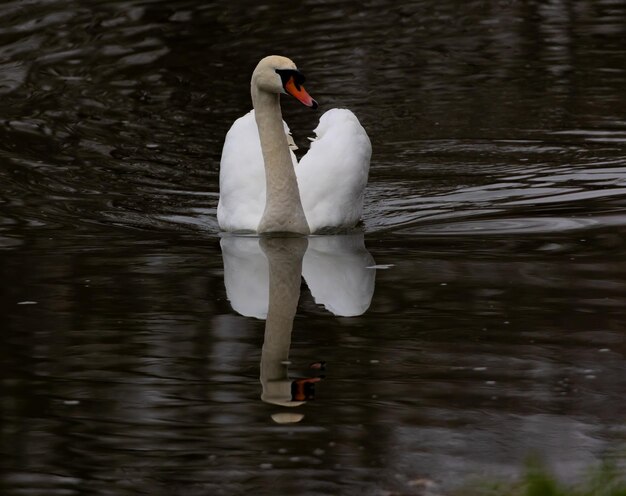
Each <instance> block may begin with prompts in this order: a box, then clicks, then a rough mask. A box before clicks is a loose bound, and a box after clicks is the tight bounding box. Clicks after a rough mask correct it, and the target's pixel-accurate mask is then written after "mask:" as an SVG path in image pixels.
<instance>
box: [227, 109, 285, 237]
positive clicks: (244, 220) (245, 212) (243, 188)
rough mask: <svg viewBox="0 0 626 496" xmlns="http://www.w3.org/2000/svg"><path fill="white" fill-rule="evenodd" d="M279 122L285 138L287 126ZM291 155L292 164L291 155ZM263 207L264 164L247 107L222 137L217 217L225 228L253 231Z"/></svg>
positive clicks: (256, 134) (251, 117)
mask: <svg viewBox="0 0 626 496" xmlns="http://www.w3.org/2000/svg"><path fill="white" fill-rule="evenodd" d="M283 124H284V126H285V133H286V134H287V136H288V139H289V138H291V136H290V134H289V128H288V127H287V124H285V123H284V122H283ZM291 143H293V138H292V139H291ZM291 155H292V160H293V161H294V164H295V163H296V159H295V155H293V153H292V154H291ZM264 208H265V167H264V163H263V153H262V151H261V142H260V140H259V130H258V128H257V125H256V121H255V120H254V110H251V111H250V112H248V113H247V114H246V115H244V116H243V117H240V118H239V119H237V120H236V121H235V122H234V123H233V125H232V126H231V128H230V130H229V131H228V133H227V134H226V139H225V140H224V148H223V150H222V159H221V161H220V200H219V203H218V206H217V220H218V222H219V225H220V228H221V229H222V230H225V231H256V228H257V227H258V225H259V222H260V220H261V216H262V214H263V209H264Z"/></svg>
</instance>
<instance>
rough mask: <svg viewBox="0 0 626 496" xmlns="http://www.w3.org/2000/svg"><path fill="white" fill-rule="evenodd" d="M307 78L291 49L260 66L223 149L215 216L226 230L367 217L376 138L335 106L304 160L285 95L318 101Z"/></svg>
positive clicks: (316, 227)
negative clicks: (286, 114) (245, 108)
mask: <svg viewBox="0 0 626 496" xmlns="http://www.w3.org/2000/svg"><path fill="white" fill-rule="evenodd" d="M303 82H304V76H303V75H302V73H301V72H300V71H298V69H297V67H296V65H295V64H294V62H293V61H291V60H290V59H288V58H287V57H282V56H278V55H271V56H269V57H265V58H263V59H262V60H261V61H260V62H259V63H258V65H257V66H256V68H255V69H254V72H253V73H252V79H251V83H250V89H251V91H250V92H251V96H252V104H253V107H254V108H253V110H252V111H250V112H248V113H247V114H246V115H244V116H243V117H240V118H239V119H237V120H236V121H235V122H234V123H233V125H232V126H231V128H230V130H229V131H228V133H227V134H226V138H225V140H224V148H223V150H222V158H221V161H220V198H219V202H218V207H217V220H218V223H219V226H220V228H221V229H222V230H223V231H247V232H255V233H265V232H292V233H299V234H305V235H306V234H310V233H316V232H319V231H321V230H323V229H328V228H335V229H337V228H350V227H354V226H355V225H356V223H357V222H358V221H359V219H360V218H361V213H362V211H363V197H364V191H365V186H366V184H367V176H368V172H369V164H370V157H371V154H372V146H371V143H370V140H369V138H368V136H367V133H366V132H365V129H363V126H361V124H360V122H359V120H358V119H357V117H356V116H355V115H354V114H353V113H352V112H351V111H350V110H347V109H331V110H328V111H327V112H325V113H324V114H323V115H322V116H321V118H320V121H319V124H318V126H317V127H316V128H315V130H314V132H315V135H316V137H315V138H313V139H312V142H311V147H310V149H309V151H308V152H307V153H306V154H305V155H304V156H303V157H302V159H301V160H300V162H299V163H298V161H297V160H296V157H295V155H294V153H293V149H294V148H295V143H294V141H293V139H292V137H291V135H290V131H289V128H288V127H287V125H286V124H285V122H284V121H283V119H282V114H281V110H280V95H281V94H282V93H285V94H289V95H291V96H293V97H295V98H296V99H297V100H299V101H300V102H301V103H302V104H304V105H305V106H307V107H310V108H312V109H316V108H317V102H316V101H315V100H314V99H313V98H312V97H311V96H310V95H309V94H308V93H307V91H306V90H305V89H304V87H303V86H302V83H303Z"/></svg>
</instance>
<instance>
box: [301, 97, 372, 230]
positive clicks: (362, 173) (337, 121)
mask: <svg viewBox="0 0 626 496" xmlns="http://www.w3.org/2000/svg"><path fill="white" fill-rule="evenodd" d="M315 133H316V135H317V138H316V139H315V140H314V141H313V142H312V143H311V148H310V150H309V151H308V152H307V153H306V155H305V156H304V157H302V159H301V160H300V163H299V164H298V166H297V167H296V175H297V177H298V187H299V189H300V196H301V198H302V206H303V207H304V213H305V215H306V218H307V221H308V223H309V227H310V228H311V231H312V232H315V231H318V230H319V229H321V228H324V227H353V226H354V225H355V224H356V223H357V222H358V221H359V219H360V218H361V213H362V211H363V195H364V192H365V186H366V185H367V176H368V173H369V166H370V157H371V155H372V145H371V144H370V140H369V138H368V136H367V133H366V132H365V129H363V126H361V124H360V123H359V120H358V119H357V118H356V116H355V115H354V114H353V113H352V112H350V111H349V110H346V109H332V110H329V111H328V112H326V113H325V114H324V115H322V117H321V118H320V122H319V125H318V126H317V128H316V129H315Z"/></svg>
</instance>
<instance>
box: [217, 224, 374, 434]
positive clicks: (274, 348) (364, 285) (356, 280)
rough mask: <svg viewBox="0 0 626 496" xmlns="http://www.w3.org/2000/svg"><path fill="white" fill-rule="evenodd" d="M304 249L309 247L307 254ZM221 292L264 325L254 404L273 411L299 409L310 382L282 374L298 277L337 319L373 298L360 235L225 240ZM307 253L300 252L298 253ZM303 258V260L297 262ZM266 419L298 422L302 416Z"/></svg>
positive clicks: (285, 369)
mask: <svg viewBox="0 0 626 496" xmlns="http://www.w3.org/2000/svg"><path fill="white" fill-rule="evenodd" d="M307 244H308V248H307ZM221 247H222V256H223V258H224V285H225V286H226V294H227V296H228V299H229V300H230V302H231V305H232V306H233V309H234V310H236V311H237V312H239V313H241V314H243V315H246V316H253V317H257V318H261V319H266V322H265V336H264V340H263V350H262V354H261V385H262V387H263V393H262V394H261V399H262V400H263V401H265V402H267V403H271V404H274V405H280V406H290V407H292V406H299V405H301V404H302V403H304V402H305V401H306V400H307V399H309V398H310V396H311V395H312V393H313V390H312V389H311V388H312V386H313V384H315V383H316V382H317V381H319V380H320V379H319V378H317V377H313V378H303V379H297V380H291V379H290V378H289V371H288V363H289V362H288V358H289V347H290V345H291V332H292V329H293V319H294V317H295V314H296V311H297V308H298V300H299V298H300V281H301V274H304V277H305V279H306V281H307V283H308V284H309V288H310V289H311V293H312V294H313V296H314V297H315V301H316V302H318V303H323V304H324V305H325V306H326V308H327V309H328V310H330V311H331V312H333V313H335V314H336V315H344V316H354V315H360V314H362V313H363V312H365V310H367V308H368V307H369V304H370V301H371V299H372V294H373V292H374V278H375V274H376V273H375V271H374V270H372V269H368V268H367V267H369V266H371V265H373V263H374V260H373V259H372V256H371V255H370V254H369V252H368V251H367V250H366V249H365V246H364V244H363V235H362V234H361V235H351V236H318V237H312V238H309V239H308V240H307V239H306V238H304V237H287V238H276V237H263V238H253V237H244V236H224V237H223V238H222V239H221ZM305 250H306V253H305ZM303 256H304V261H303ZM272 418H273V419H274V420H275V421H276V422H279V423H283V422H297V421H299V420H300V419H301V418H302V415H301V414H294V413H290V414H287V413H285V412H282V413H278V414H275V415H273V416H272Z"/></svg>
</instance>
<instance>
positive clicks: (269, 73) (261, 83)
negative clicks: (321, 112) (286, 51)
mask: <svg viewBox="0 0 626 496" xmlns="http://www.w3.org/2000/svg"><path fill="white" fill-rule="evenodd" d="M303 82H304V76H303V75H302V73H301V72H300V71H299V70H298V68H297V67H296V64H294V63H293V61H292V60H290V59H288V58H287V57H281V56H280V55H270V56H269V57H265V58H264V59H261V61H260V62H259V63H258V65H257V66H256V69H254V72H253V73H252V81H251V84H252V86H256V87H257V88H258V89H259V90H261V91H266V92H268V93H285V94H289V95H291V96H293V97H294V98H296V99H297V100H298V101H299V102H300V103H302V104H303V105H306V106H307V107H310V108H313V109H316V108H317V102H316V101H315V100H313V98H311V95H309V94H308V93H307V91H306V90H305V89H304V86H302V83H303Z"/></svg>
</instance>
